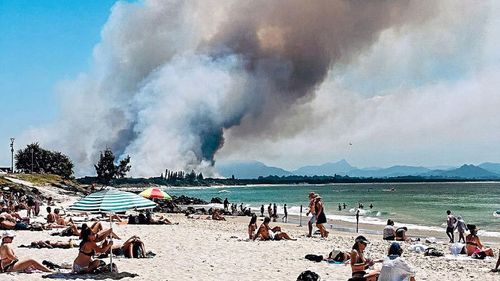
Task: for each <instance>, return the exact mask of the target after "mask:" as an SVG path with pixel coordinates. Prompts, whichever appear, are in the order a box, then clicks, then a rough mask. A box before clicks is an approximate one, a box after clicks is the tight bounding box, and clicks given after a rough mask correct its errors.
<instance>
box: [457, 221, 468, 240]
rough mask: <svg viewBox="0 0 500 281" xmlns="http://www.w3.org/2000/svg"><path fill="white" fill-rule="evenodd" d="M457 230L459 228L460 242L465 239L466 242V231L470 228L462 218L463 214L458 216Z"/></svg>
mask: <svg viewBox="0 0 500 281" xmlns="http://www.w3.org/2000/svg"><path fill="white" fill-rule="evenodd" d="M457 230H458V243H460V241H463V242H464V243H465V236H464V233H465V231H466V230H469V229H468V228H467V225H466V224H465V221H464V220H463V219H462V217H461V216H458V217H457Z"/></svg>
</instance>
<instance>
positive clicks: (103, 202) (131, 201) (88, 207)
mask: <svg viewBox="0 0 500 281" xmlns="http://www.w3.org/2000/svg"><path fill="white" fill-rule="evenodd" d="M154 207H156V203H154V202H152V201H150V200H148V199H145V198H143V197H141V196H139V195H137V194H134V193H130V192H125V191H120V190H117V189H114V188H108V189H105V190H102V191H99V192H94V193H91V194H89V195H87V196H85V197H83V198H81V199H80V200H78V201H76V202H75V203H73V205H71V206H70V207H69V208H68V209H69V210H71V211H77V212H89V213H110V214H114V213H119V212H125V211H128V210H132V209H134V210H144V209H152V208H154ZM109 225H110V228H111V229H113V224H112V218H111V216H109ZM109 264H110V266H112V265H113V253H112V251H111V249H110V253H109Z"/></svg>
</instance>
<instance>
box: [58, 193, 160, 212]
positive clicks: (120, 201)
mask: <svg viewBox="0 0 500 281" xmlns="http://www.w3.org/2000/svg"><path fill="white" fill-rule="evenodd" d="M154 207H156V204H155V203H154V202H152V201H151V200H148V199H145V198H143V197H141V196H139V195H137V194H134V193H130V192H125V191H120V190H116V189H114V188H110V189H105V190H102V191H99V192H95V193H92V194H89V195H87V196H85V197H83V198H81V199H80V200H78V201H76V202H75V203H73V205H71V206H70V207H69V208H68V209H69V210H71V211H79V212H89V213H119V212H125V211H128V210H132V209H137V210H144V209H152V208H154Z"/></svg>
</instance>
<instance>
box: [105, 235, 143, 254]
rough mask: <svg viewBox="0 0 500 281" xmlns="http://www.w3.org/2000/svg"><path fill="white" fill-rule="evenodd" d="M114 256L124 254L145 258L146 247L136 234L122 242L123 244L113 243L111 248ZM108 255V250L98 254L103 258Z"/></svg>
mask: <svg viewBox="0 0 500 281" xmlns="http://www.w3.org/2000/svg"><path fill="white" fill-rule="evenodd" d="M111 251H113V255H115V256H124V257H126V258H130V259H132V258H136V259H139V258H146V248H145V247H144V243H143V242H142V241H141V239H140V238H139V237H138V236H135V235H134V236H132V237H130V238H129V239H127V240H126V241H125V242H123V245H113V247H112V250H111ZM108 256H109V252H106V253H104V254H102V255H100V256H99V258H105V257H108Z"/></svg>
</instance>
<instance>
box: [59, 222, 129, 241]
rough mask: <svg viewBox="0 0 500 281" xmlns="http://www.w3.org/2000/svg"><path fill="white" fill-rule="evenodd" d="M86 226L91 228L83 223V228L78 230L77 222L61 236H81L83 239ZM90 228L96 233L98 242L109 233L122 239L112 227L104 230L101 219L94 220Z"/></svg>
mask: <svg viewBox="0 0 500 281" xmlns="http://www.w3.org/2000/svg"><path fill="white" fill-rule="evenodd" d="M86 228H89V227H88V225H87V224H86V223H84V224H82V229H81V230H78V227H77V226H76V225H75V224H71V225H70V226H68V227H67V228H66V229H64V230H63V231H61V232H60V233H59V234H60V235H61V236H80V239H81V233H82V231H83V230H84V229H86ZM90 229H91V230H92V232H93V233H94V234H95V235H96V242H101V241H103V240H104V239H106V237H108V236H109V235H111V236H112V237H113V238H115V239H121V238H120V237H119V236H118V235H116V233H114V232H113V230H112V229H111V228H108V229H106V230H104V228H103V227H102V224H101V222H100V221H96V222H94V223H93V224H92V226H90Z"/></svg>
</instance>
